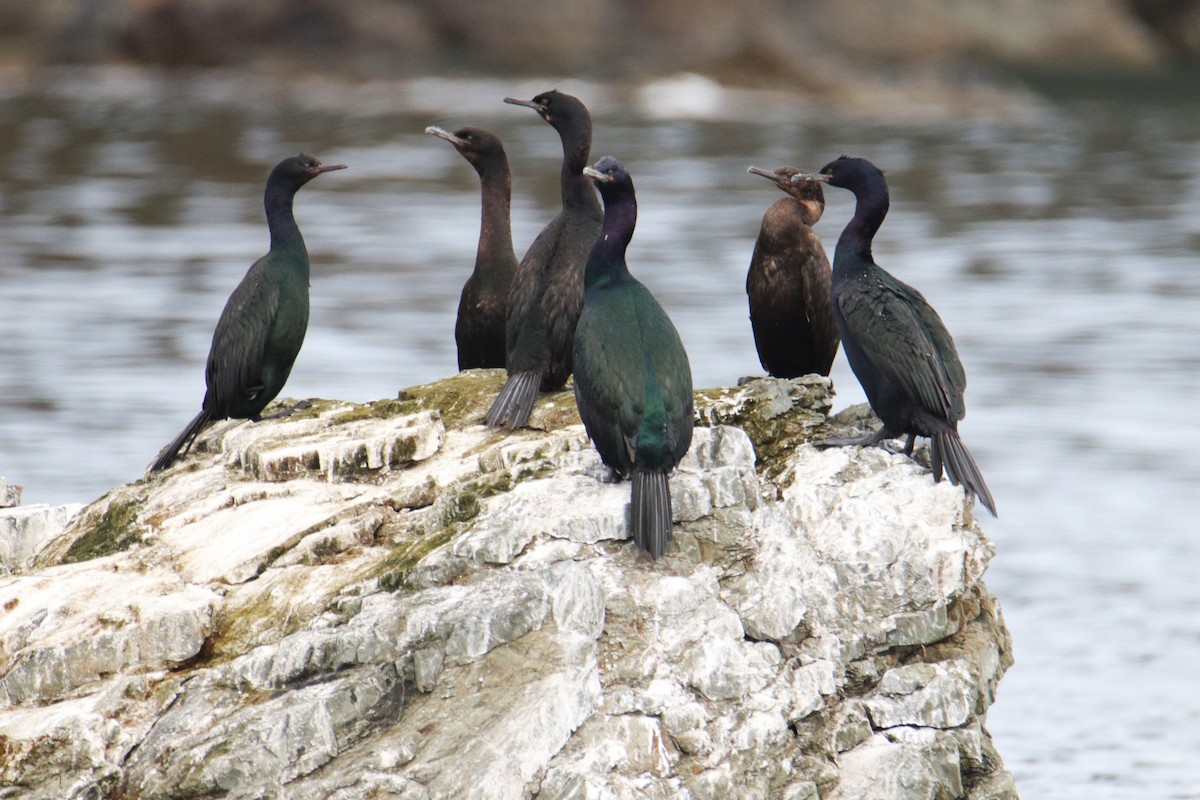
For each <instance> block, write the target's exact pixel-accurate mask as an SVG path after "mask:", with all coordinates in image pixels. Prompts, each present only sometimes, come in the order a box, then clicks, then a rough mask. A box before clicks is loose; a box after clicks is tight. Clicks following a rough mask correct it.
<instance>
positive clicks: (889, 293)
mask: <svg viewBox="0 0 1200 800" xmlns="http://www.w3.org/2000/svg"><path fill="white" fill-rule="evenodd" d="M793 180H795V181H798V182H799V181H804V180H821V181H826V182H828V183H829V184H830V185H831V186H839V187H841V188H844V189H849V190H850V191H852V192H854V198H855V201H856V202H855V208H854V217H853V218H852V219H851V220H850V222H849V223H848V224H847V225H846V228H845V230H843V231H842V235H841V237H839V238H838V243H837V249H836V250H835V251H834V256H833V291H832V295H833V308H834V315H835V317H836V318H837V324H838V330H839V331H840V332H841V335H842V347H843V348H845V351H846V359H847V360H848V361H849V362H850V368H851V369H852V370H853V371H854V374H855V376H856V377H857V378H858V382H859V383H861V384H862V387H863V391H864V392H866V395H867V399H868V400H869V401H870V403H871V408H872V409H873V410H874V411H875V414H876V415H877V416H878V417H879V419H880V420H882V422H883V427H882V428H880V429H879V431H877V432H876V433H872V434H867V435H865V436H859V437H834V438H831V439H826V440H825V441H823V442H818V443H817V444H819V445H829V446H840V445H858V444H875V443H878V442H880V441H882V440H884V439H890V438H894V437H896V436H899V435H901V434H906V435H907V436H908V441H907V442H906V443H905V446H904V452H905V454H906V455H911V454H912V449H913V443H914V442H915V440H916V437H918V436H928V437H929V439H930V461H931V462H932V467H933V477H934V480H935V481H938V480H941V477H942V469H943V467H944V468H945V471H946V475H947V476H948V477H949V478H950V482H951V483H953V484H954V485H955V486H958V485H960V484H961V485H962V486H963V487H964V488H965V489H966V490H967V491H968V492H969V493H971V494H974V495H975V496H976V497H978V498H979V501H980V502H981V503H982V504H983V506H984V507H985V508H986V509H987V510H988V511H990V512H991V514H992V516H995V515H996V503H995V500H993V499H992V493H991V492H990V491H988V487H987V484H986V483H985V482H984V480H983V475H982V474H980V472H979V467H978V466H976V464H975V460H974V459H973V458H971V454H970V452H968V450H967V448H966V445H964V444H963V443H962V440H961V439H960V438H959V436H958V421H959V420H960V419H962V418H963V417H964V416H966V404H965V403H964V401H963V390H964V389H965V388H966V386H967V377H966V373H965V372H964V371H963V367H962V363H961V362H959V360H958V352H957V351H956V350H955V347H954V340H953V339H952V338H951V337H950V333H949V331H947V330H946V326H945V325H944V324H943V323H942V320H941V317H939V316H938V313H937V312H936V311H934V309H933V307H932V306H930V305H929V303H928V302H927V301H926V300H925V298H924V297H923V296H922V295H921V293H920V292H918V291H917V290H916V289H914V288H912V287H911V286H909V285H908V284H906V283H903V282H901V281H899V280H897V279H896V278H894V277H893V276H892V275H890V274H889V273H888V272H886V271H884V270H883V269H881V268H880V267H879V266H878V265H877V264H876V263H875V260H874V258H873V257H872V255H871V240H872V239H873V238H874V236H875V232H876V231H878V230H879V226H880V225H881V224H882V223H883V218H884V217H885V216H886V215H887V211H888V188H887V182H886V181H885V180H884V177H883V173H882V172H881V171H880V170H879V168H878V167H876V166H875V165H874V164H872V163H871V162H870V161H867V160H866V159H862V158H851V157H849V156H842V157H841V158H838V159H836V160H834V161H831V162H829V163H828V164H826V165H825V166H824V167H822V168H821V172H820V174H819V175H807V176H806V175H798V176H796V177H795V178H793Z"/></svg>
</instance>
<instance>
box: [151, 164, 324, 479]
mask: <svg viewBox="0 0 1200 800" xmlns="http://www.w3.org/2000/svg"><path fill="white" fill-rule="evenodd" d="M342 168H343V167H342V165H340V164H338V165H333V166H321V163H320V162H319V161H317V160H316V159H315V158H313V157H312V156H307V155H304V154H301V155H298V156H293V157H291V158H286V159H284V160H283V161H281V162H279V164H277V165H276V166H275V169H273V170H272V171H271V175H270V176H269V177H268V178H267V188H266V191H265V193H264V197H263V205H264V207H265V209H266V214H267V226H268V228H269V230H270V232H271V248H270V250H269V251H268V252H267V253H266V255H264V256H262V257H261V258H259V259H258V260H257V261H255V262H254V264H253V265H251V267H250V269H249V270H248V271H247V272H246V276H245V277H244V278H242V281H241V283H239V284H238V286H237V288H236V289H234V290H233V293H232V294H231V295H230V296H229V300H228V301H226V303H225V308H224V310H223V311H222V312H221V317H220V319H218V320H217V327H216V329H215V330H214V331H213V339H212V346H211V347H210V348H209V352H208V362H207V364H206V366H205V370H204V379H205V383H206V384H207V387H208V388H207V390H206V391H205V393H204V402H203V403H202V404H201V410H200V413H199V414H197V415H196V416H195V417H194V418H193V419H192V421H191V422H190V423H189V424H188V426H187V427H186V428H184V430H183V431H182V432H181V433H180V434H179V436H177V437H176V438H175V440H174V441H172V442H171V443H170V444H169V445H167V447H166V448H164V449H163V451H162V452H161V453H160V454H159V456H158V458H157V459H155V461H154V463H153V464H152V465H151V467H150V469H151V471H157V470H162V469H166V468H167V467H169V466H170V465H171V464H173V463H174V462H175V459H176V458H177V457H178V456H179V453H180V451H181V450H182V451H184V452H186V450H187V448H190V447H191V443H192V441H193V440H194V439H195V438H196V436H197V435H198V434H199V433H200V431H201V430H203V428H204V427H205V426H206V425H207V424H208V423H210V422H213V421H216V420H219V419H227V418H235V419H250V420H257V419H259V415H260V414H262V410H263V409H264V408H266V407H267V404H268V403H270V402H271V401H272V400H274V399H275V398H276V396H278V394H279V392H280V391H281V390H282V389H283V385H284V384H285V383H286V382H287V379H288V375H290V374H291V371H292V365H293V364H294V363H295V361H296V356H297V355H299V353H300V347H301V345H303V344H304V335H305V333H306V332H307V330H308V281H309V261H308V250H307V249H306V248H305V246H304V237H303V236H301V235H300V228H299V227H297V225H296V219H295V217H294V216H293V214H292V200H293V198H294V197H295V194H296V192H297V191H298V190H299V189H300V187H301V186H303V185H304V184H306V183H308V181H310V180H312V179H313V178H315V177H316V176H317V175H320V174H321V173H322V172H328V171H330V170H334V169H342Z"/></svg>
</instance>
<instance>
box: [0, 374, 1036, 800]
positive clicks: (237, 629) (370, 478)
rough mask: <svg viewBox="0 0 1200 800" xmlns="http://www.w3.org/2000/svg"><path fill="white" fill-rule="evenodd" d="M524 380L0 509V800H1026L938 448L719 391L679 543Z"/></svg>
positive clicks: (975, 540) (366, 409)
mask: <svg viewBox="0 0 1200 800" xmlns="http://www.w3.org/2000/svg"><path fill="white" fill-rule="evenodd" d="M502 379H503V373H502V372H501V371H495V370H493V371H472V372H467V373H462V374H460V375H459V376H456V377H454V378H450V379H447V380H445V381H441V382H438V383H435V384H430V385H427V386H422V387H414V388H412V389H409V390H406V391H404V392H402V393H401V395H400V397H399V398H398V399H396V400H388V401H378V402H376V403H371V404H368V405H365V406H360V405H354V404H350V403H341V402H334V401H323V400H319V401H312V403H311V404H309V405H308V407H307V408H304V409H302V410H300V411H298V412H296V413H294V414H292V416H290V417H281V418H278V419H272V420H264V421H263V422H259V423H245V422H237V421H228V422H224V423H221V424H219V425H215V426H213V427H212V428H210V429H209V430H208V431H206V432H205V433H204V434H203V435H202V437H201V439H200V440H199V441H198V443H197V446H196V447H195V448H194V450H193V452H192V453H191V454H190V455H189V456H188V457H187V458H186V459H184V460H183V461H182V463H181V464H180V465H178V466H176V467H175V468H173V469H172V470H170V471H168V472H166V473H165V474H162V475H156V476H153V477H150V478H147V479H144V480H142V481H139V482H136V483H133V484H128V485H125V486H121V487H118V488H116V489H114V490H113V491H112V492H110V493H109V494H108V495H106V496H105V497H103V498H101V499H100V500H98V501H96V502H95V503H93V504H92V505H90V506H87V507H84V508H82V509H79V508H77V507H70V508H67V507H63V508H62V509H58V510H57V511H55V512H54V513H53V514H52V513H45V514H43V516H42V517H41V522H39V523H38V524H40V525H41V526H42V528H39V529H38V532H36V535H34V534H32V533H28V532H26V530H27V528H28V527H29V523H28V522H27V521H25V520H24V517H19V516H18V515H17V513H16V512H18V511H19V510H20V509H19V507H17V508H9V509H3V510H0V565H2V566H0V609H2V610H0V798H9V797H11V798H16V797H21V798H31V799H32V800H61V799H62V798H71V799H78V800H83V798H94V799H97V800H98V799H101V798H113V800H117V799H118V798H122V799H123V798H132V797H137V798H144V799H145V800H152V799H153V798H218V797H219V798H243V797H244V798H266V797H270V798H276V797H278V798H289V799H291V800H308V799H309V798H311V799H312V800H331V799H334V800H341V799H345V800H349V799H351V798H404V799H405V800H425V799H426V798H531V797H536V798H540V799H541V800H566V799H567V798H575V799H585V798H595V799H599V798H606V799H607V798H630V799H631V800H632V798H656V797H662V798H667V797H671V798H675V797H680V798H722V797H739V798H764V799H765V798H776V797H778V798H788V799H789V800H815V799H816V798H861V797H873V798H930V800H934V799H939V800H940V799H941V798H946V799H947V800H949V799H950V798H970V800H985V799H986V800H1000V798H1016V797H1017V793H1016V790H1015V789H1014V787H1013V784H1012V781H1011V778H1010V777H1009V775H1008V773H1007V772H1006V771H1005V770H1004V768H1003V765H1002V762H1001V759H1000V756H999V755H998V754H997V753H996V751H995V748H994V747H993V746H992V742H991V739H990V737H989V735H988V733H987V729H986V725H985V723H986V714H987V709H988V706H989V705H990V704H991V702H992V698H993V697H994V695H995V692H996V688H997V684H998V682H999V680H1000V678H1001V676H1002V675H1003V673H1004V671H1005V669H1006V668H1007V667H1008V666H1009V665H1010V664H1011V663H1012V657H1011V643H1010V640H1009V637H1008V632H1007V630H1006V628H1005V627H1004V622H1003V619H1002V617H1001V614H1000V609H999V605H998V604H997V602H996V600H995V599H994V598H993V597H992V596H991V595H990V594H989V593H988V591H987V589H986V587H985V586H984V584H983V573H984V571H985V569H986V567H987V563H988V560H989V559H990V557H991V556H992V553H993V548H992V545H991V543H990V542H989V541H988V540H987V538H986V537H985V536H984V534H983V532H982V530H981V529H980V528H979V526H978V524H977V523H976V520H975V517H974V514H973V507H972V505H971V501H970V500H968V499H967V498H966V497H965V496H964V494H963V492H962V491H961V490H959V489H957V488H955V487H952V486H950V485H949V484H948V483H942V484H934V482H933V481H932V478H931V477H930V475H929V472H928V470H927V469H926V468H924V467H923V466H921V465H920V464H918V463H917V462H915V461H913V460H911V459H909V458H907V457H905V456H903V455H896V454H892V453H889V452H887V451H885V450H883V449H879V448H873V449H860V448H848V449H839V450H827V451H821V450H817V449H815V448H813V447H812V446H811V445H809V444H807V442H808V441H809V440H810V439H813V438H819V437H821V436H824V435H827V434H828V433H829V429H830V420H829V416H828V414H829V408H830V386H829V382H828V381H827V380H826V379H823V378H817V377H815V376H812V377H808V378H801V379H796V380H793V381H780V380H774V379H762V380H755V381H750V382H748V383H747V384H746V385H744V386H740V387H736V388H727V389H714V390H705V391H702V392H699V393H698V394H697V398H696V404H697V418H698V421H699V422H698V424H699V426H700V427H697V429H696V432H695V436H694V440H693V445H692V449H691V451H690V452H689V453H688V455H687V457H686V458H685V459H684V460H683V462H682V463H681V464H680V466H679V468H678V469H677V470H676V471H675V473H674V474H673V475H672V477H671V493H672V499H673V504H674V515H675V522H676V526H675V531H674V538H673V540H672V543H671V545H670V546H669V548H668V551H667V554H666V556H665V557H663V558H662V559H660V560H658V561H657V562H653V561H651V560H650V559H649V558H648V557H647V556H646V555H644V554H642V553H640V552H638V551H637V550H636V549H635V548H634V546H633V545H632V544H631V543H630V542H629V541H628V540H627V538H626V515H627V509H628V504H629V486H628V484H615V483H611V482H610V481H609V477H608V471H607V469H605V468H604V467H603V465H602V464H601V463H600V460H599V457H598V456H597V455H596V453H595V451H594V450H593V449H592V447H591V445H590V443H589V442H588V441H587V438H586V436H585V434H584V432H583V428H582V426H581V425H580V424H579V421H578V417H577V415H576V414H575V409H574V402H573V399H572V397H571V395H570V393H559V394H555V395H549V396H543V397H542V398H541V399H540V400H539V404H538V409H537V411H536V412H535V414H534V416H533V418H532V425H533V426H534V427H533V428H532V429H528V430H523V431H518V432H515V433H504V432H497V431H494V430H490V429H486V428H483V427H481V426H480V425H478V424H476V423H477V421H478V420H479V419H480V418H482V415H483V413H484V411H485V410H486V407H487V405H488V404H489V403H490V401H491V399H492V397H493V395H494V393H495V391H496V390H497V389H498V388H499V386H500V383H501V381H502ZM55 514H57V516H55ZM14 519H16V520H18V521H17V522H13V521H12V520H14ZM22 526H24V527H22Z"/></svg>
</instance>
